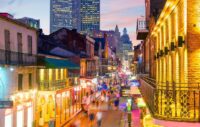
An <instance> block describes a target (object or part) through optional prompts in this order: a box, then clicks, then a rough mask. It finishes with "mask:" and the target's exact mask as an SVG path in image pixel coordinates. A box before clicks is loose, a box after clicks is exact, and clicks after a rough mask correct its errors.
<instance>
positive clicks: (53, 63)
mask: <svg viewBox="0 0 200 127" xmlns="http://www.w3.org/2000/svg"><path fill="white" fill-rule="evenodd" d="M44 64H45V67H47V68H67V69H80V66H79V65H77V64H75V63H73V62H72V61H69V60H62V59H53V58H45V59H44Z"/></svg>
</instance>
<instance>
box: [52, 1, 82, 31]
mask: <svg viewBox="0 0 200 127" xmlns="http://www.w3.org/2000/svg"><path fill="white" fill-rule="evenodd" d="M63 27H64V28H68V29H77V30H80V0H50V33H52V32H55V31H57V30H59V29H61V28H63Z"/></svg>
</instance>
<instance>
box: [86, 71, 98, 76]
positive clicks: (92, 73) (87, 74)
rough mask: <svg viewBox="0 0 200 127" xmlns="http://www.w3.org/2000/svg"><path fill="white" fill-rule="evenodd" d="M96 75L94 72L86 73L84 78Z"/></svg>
mask: <svg viewBox="0 0 200 127" xmlns="http://www.w3.org/2000/svg"><path fill="white" fill-rule="evenodd" d="M96 75H97V72H96V71H88V72H86V77H95V76H96Z"/></svg>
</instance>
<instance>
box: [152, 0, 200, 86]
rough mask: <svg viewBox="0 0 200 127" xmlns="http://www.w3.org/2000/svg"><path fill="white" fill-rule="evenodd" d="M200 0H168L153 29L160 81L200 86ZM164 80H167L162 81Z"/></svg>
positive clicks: (156, 66)
mask: <svg viewBox="0 0 200 127" xmlns="http://www.w3.org/2000/svg"><path fill="white" fill-rule="evenodd" d="M199 5H200V1H198V0H192V1H189V0H168V1H167V3H166V5H165V7H164V9H163V11H162V13H161V15H160V17H159V19H158V21H157V23H156V25H155V26H154V28H153V31H152V32H151V36H150V38H151V41H153V42H154V47H155V50H154V54H155V61H154V63H155V64H154V65H155V68H156V69H155V70H153V71H156V82H159V83H161V84H162V85H163V83H165V82H167V81H168V82H169V84H171V83H173V82H175V83H177V84H180V86H188V85H189V84H188V83H190V85H192V86H196V85H197V84H196V85H195V83H198V82H200V78H199V76H200V65H199V62H200V42H199V40H200V28H199V25H200V21H199V20H200V14H199V13H198V10H199V9H198V6H199ZM162 82H163V83H162Z"/></svg>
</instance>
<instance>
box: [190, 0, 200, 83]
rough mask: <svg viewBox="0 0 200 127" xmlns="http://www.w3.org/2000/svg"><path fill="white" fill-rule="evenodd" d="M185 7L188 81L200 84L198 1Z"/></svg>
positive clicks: (199, 11)
mask: <svg viewBox="0 0 200 127" xmlns="http://www.w3.org/2000/svg"><path fill="white" fill-rule="evenodd" d="M187 5H188V7H187V46H188V81H189V82H200V1H199V0H187Z"/></svg>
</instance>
